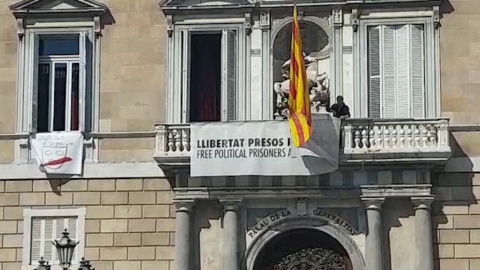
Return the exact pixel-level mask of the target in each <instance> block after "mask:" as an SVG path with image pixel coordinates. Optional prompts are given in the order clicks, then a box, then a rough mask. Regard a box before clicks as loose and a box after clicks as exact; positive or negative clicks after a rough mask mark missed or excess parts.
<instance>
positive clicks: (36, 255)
mask: <svg viewBox="0 0 480 270" xmlns="http://www.w3.org/2000/svg"><path fill="white" fill-rule="evenodd" d="M43 235H44V231H43V230H42V220H41V219H38V218H35V219H32V237H31V248H30V250H31V251H30V252H31V255H30V263H31V264H37V263H38V261H39V260H40V257H41V256H43V254H42V237H43Z"/></svg>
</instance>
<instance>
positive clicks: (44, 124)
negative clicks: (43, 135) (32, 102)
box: [37, 64, 50, 132]
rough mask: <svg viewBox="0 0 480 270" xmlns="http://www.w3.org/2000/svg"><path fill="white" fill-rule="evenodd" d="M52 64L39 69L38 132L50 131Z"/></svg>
mask: <svg viewBox="0 0 480 270" xmlns="http://www.w3.org/2000/svg"><path fill="white" fill-rule="evenodd" d="M49 89H50V64H40V65H39V68H38V114H37V117H38V119H37V131H38V132H47V131H48V108H49V106H50V94H49V93H50V91H49Z"/></svg>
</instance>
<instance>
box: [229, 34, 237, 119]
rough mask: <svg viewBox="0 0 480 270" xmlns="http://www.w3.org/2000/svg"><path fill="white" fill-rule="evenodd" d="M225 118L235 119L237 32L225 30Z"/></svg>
mask: <svg viewBox="0 0 480 270" xmlns="http://www.w3.org/2000/svg"><path fill="white" fill-rule="evenodd" d="M226 33H227V39H226V40H227V71H226V74H227V79H226V80H227V91H226V93H227V120H228V121H233V120H235V119H236V107H237V106H236V103H237V32H236V31H235V30H227V31H226Z"/></svg>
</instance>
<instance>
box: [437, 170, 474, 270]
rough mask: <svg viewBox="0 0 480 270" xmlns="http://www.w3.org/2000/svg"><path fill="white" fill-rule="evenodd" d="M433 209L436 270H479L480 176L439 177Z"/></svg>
mask: <svg viewBox="0 0 480 270" xmlns="http://www.w3.org/2000/svg"><path fill="white" fill-rule="evenodd" d="M433 184H434V185H435V189H434V190H435V193H436V202H435V203H434V205H433V206H432V211H433V212H432V215H433V230H434V239H435V243H436V245H435V248H434V250H435V251H436V254H435V256H436V258H438V259H437V260H436V261H437V270H452V269H455V270H478V269H480V204H479V202H480V175H479V174H471V173H447V174H440V175H436V177H434V179H433Z"/></svg>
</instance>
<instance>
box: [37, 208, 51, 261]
mask: <svg viewBox="0 0 480 270" xmlns="http://www.w3.org/2000/svg"><path fill="white" fill-rule="evenodd" d="M43 222H44V224H45V225H44V226H43V228H44V229H43V241H42V245H43V254H40V255H43V257H44V260H45V261H49V262H54V260H55V253H54V252H55V250H54V247H53V245H52V240H54V237H55V233H54V231H55V220H54V219H51V218H49V219H44V220H43Z"/></svg>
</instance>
